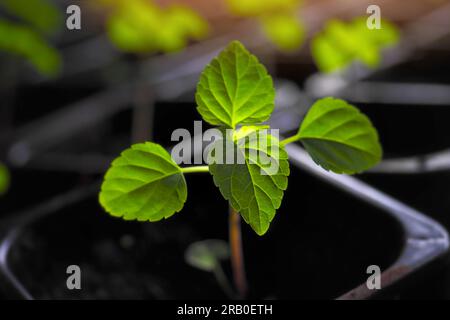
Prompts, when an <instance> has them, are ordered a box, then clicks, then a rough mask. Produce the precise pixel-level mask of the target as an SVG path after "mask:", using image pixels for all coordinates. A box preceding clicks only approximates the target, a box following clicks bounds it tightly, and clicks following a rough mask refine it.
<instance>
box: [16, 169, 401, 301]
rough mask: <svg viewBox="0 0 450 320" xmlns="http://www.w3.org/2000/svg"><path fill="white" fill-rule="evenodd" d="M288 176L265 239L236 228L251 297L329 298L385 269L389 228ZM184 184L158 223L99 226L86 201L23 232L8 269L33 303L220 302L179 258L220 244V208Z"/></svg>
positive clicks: (223, 212) (209, 195)
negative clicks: (76, 276)
mask: <svg viewBox="0 0 450 320" xmlns="http://www.w3.org/2000/svg"><path fill="white" fill-rule="evenodd" d="M292 171H293V172H292V174H291V177H290V188H289V189H288V191H287V193H286V195H285V201H284V203H283V205H282V208H281V209H280V210H279V212H278V214H277V216H276V217H275V220H274V222H273V224H272V226H271V228H270V230H269V232H268V233H267V234H266V235H265V236H263V237H259V236H257V235H256V234H255V233H254V232H253V231H252V230H251V229H250V228H249V227H248V226H247V225H244V226H243V233H244V235H243V237H244V246H245V248H244V249H245V256H246V263H247V272H248V278H249V282H250V288H251V294H250V295H251V297H254V298H327V299H329V298H335V297H337V296H338V295H340V294H342V293H344V292H346V291H348V290H350V289H352V288H353V287H355V286H356V285H358V284H360V283H362V282H364V281H365V280H366V278H367V274H366V268H367V266H368V265H371V264H377V265H379V266H380V267H381V268H383V269H384V268H386V267H387V266H389V265H390V264H392V263H393V261H394V260H395V259H396V258H397V257H398V255H399V252H400V249H401V247H402V245H403V236H402V233H401V230H400V228H399V226H398V224H397V223H396V222H395V221H393V220H392V219H391V218H390V217H389V216H387V215H386V214H384V213H382V212H380V211H378V210H375V209H373V208H371V207H369V206H367V205H365V204H363V203H360V202H359V201H357V200H353V199H351V198H349V197H348V196H347V195H345V194H343V193H341V192H336V190H335V189H333V188H330V187H329V186H326V185H324V184H323V183H321V182H318V181H316V180H315V179H313V178H312V177H310V176H308V175H306V174H303V173H302V172H299V171H298V170H296V169H294V170H292ZM188 185H189V198H188V201H187V203H186V206H185V209H184V210H183V211H182V212H180V213H178V214H176V215H175V216H173V217H172V218H170V219H168V220H166V221H162V222H157V223H137V222H125V221H122V220H119V219H115V218H112V217H109V216H108V215H107V214H106V213H104V212H103V210H102V209H101V208H100V207H99V205H98V204H97V201H96V198H95V197H92V199H88V200H86V201H82V202H80V203H79V204H77V205H75V206H71V207H68V208H66V209H64V210H61V211H60V212H56V213H55V214H52V215H50V216H48V217H47V218H45V219H43V220H42V221H39V222H37V223H34V224H32V225H30V226H29V227H27V228H25V229H24V230H23V234H22V235H21V236H20V237H19V239H18V241H16V243H15V244H14V245H13V247H12V251H11V256H10V264H11V268H12V270H13V272H14V273H15V274H16V275H17V277H18V279H19V280H20V281H21V282H22V283H23V284H24V286H25V287H26V288H27V289H28V290H29V291H30V292H31V294H32V295H33V296H34V297H36V298H40V299H45V298H54V299H75V298H81V299H94V298H96V299H107V298H115V299H117V298H122V299H153V298H155V299H161V298H186V299H193V298H207V299H208V298H224V297H225V296H224V295H223V293H222V292H221V290H220V288H219V286H218V285H217V283H216V282H215V279H214V277H213V276H212V275H211V274H209V273H205V272H202V271H198V270H196V269H194V268H192V267H190V266H188V265H187V264H186V263H185V262H184V259H183V254H184V250H185V249H186V247H187V246H188V245H189V244H190V243H192V242H193V241H196V240H201V239H207V238H221V239H226V237H227V205H226V203H225V202H224V201H223V200H222V199H221V196H220V194H219V193H218V191H217V190H216V188H215V187H214V185H213V183H212V180H211V178H210V177H209V176H207V175H205V176H190V177H188ZM71 264H76V265H79V266H80V267H81V272H82V289H81V290H72V291H71V290H68V289H67V288H66V279H67V276H68V275H67V274H66V268H67V266H69V265H71ZM224 267H225V270H226V273H227V275H228V276H230V274H229V268H228V266H227V264H225V265H224Z"/></svg>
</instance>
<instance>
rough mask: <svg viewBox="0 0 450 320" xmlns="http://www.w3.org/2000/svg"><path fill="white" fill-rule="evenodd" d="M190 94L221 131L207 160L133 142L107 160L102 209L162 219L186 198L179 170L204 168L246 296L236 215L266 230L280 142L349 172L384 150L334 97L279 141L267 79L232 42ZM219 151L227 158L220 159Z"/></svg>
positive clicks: (283, 163)
mask: <svg viewBox="0 0 450 320" xmlns="http://www.w3.org/2000/svg"><path fill="white" fill-rule="evenodd" d="M195 97H196V102H197V105H198V107H197V110H198V112H199V113H200V115H201V116H202V118H203V120H204V121H206V122H208V123H210V124H212V125H214V126H217V127H218V128H219V129H220V132H225V134H223V135H222V136H219V137H218V138H217V139H215V140H214V142H212V143H211V144H210V145H209V147H208V148H207V161H206V162H207V164H208V165H207V166H190V167H180V166H179V165H178V164H177V163H176V162H175V161H174V160H173V159H172V158H171V155H170V154H169V153H168V152H167V151H166V150H165V149H164V148H163V147H162V146H160V145H158V144H155V143H152V142H146V143H139V144H135V145H132V146H131V147H130V148H129V149H127V150H125V151H124V152H122V154H121V155H120V156H119V157H118V158H117V159H115V160H114V161H113V162H112V164H111V167H110V168H109V170H108V171H107V172H106V175H105V177H104V181H103V184H102V187H101V191H100V196H99V200H100V203H101V205H102V206H103V207H104V209H105V210H106V211H107V212H109V213H110V214H111V215H113V216H115V217H122V218H123V219H125V220H138V221H152V222H153V221H158V220H161V219H166V218H169V217H170V216H172V215H173V214H175V213H176V212H179V211H181V210H182V208H183V205H184V203H185V202H186V199H187V186H186V181H185V178H184V175H185V174H190V173H195V172H209V173H210V174H211V175H212V178H213V180H214V183H215V185H216V186H217V187H218V188H219V190H220V192H221V194H222V195H223V197H224V198H225V199H226V200H228V202H229V204H230V207H231V210H230V249H231V260H232V266H233V273H234V279H235V285H236V287H237V289H238V290H239V292H240V295H241V296H244V295H245V291H246V282H245V272H244V267H243V265H244V264H243V256H242V244H241V235H240V217H242V218H243V219H244V221H245V222H246V223H247V224H249V225H250V227H251V228H252V229H253V230H254V231H255V232H256V233H257V234H258V235H260V236H261V235H263V234H265V233H266V232H267V230H268V229H269V226H270V223H271V221H272V220H273V219H274V217H275V215H276V212H277V209H278V208H279V207H280V206H281V203H282V199H283V195H284V191H285V190H286V188H287V186H288V176H289V162H288V154H287V152H286V150H285V146H286V145H287V144H289V143H294V142H296V141H299V142H301V143H302V144H303V146H304V147H305V149H306V150H307V151H308V152H309V154H310V155H311V157H312V159H313V160H314V161H315V162H316V163H317V164H318V165H320V166H321V167H323V168H324V169H326V170H330V171H333V172H335V173H347V174H353V173H357V172H361V171H363V170H366V169H368V168H370V167H372V166H374V165H375V164H377V163H378V162H379V161H380V159H381V154H382V150H381V146H380V143H379V141H378V134H377V132H376V130H375V129H374V128H373V126H372V124H371V122H370V120H369V119H368V118H367V117H366V116H365V115H363V114H362V113H360V112H359V110H358V109H357V108H355V107H353V106H351V105H349V104H348V103H346V102H345V101H342V100H339V99H334V98H325V99H321V100H318V101H317V102H316V103H314V105H313V106H312V107H311V109H310V110H309V112H308V113H307V115H306V117H305V119H304V121H303V123H302V124H301V126H300V128H299V130H298V132H297V134H295V135H294V136H292V137H289V138H287V139H284V140H281V141H279V140H278V137H277V136H276V135H274V134H272V133H273V132H272V131H270V130H268V129H270V128H269V127H268V126H267V125H265V126H263V125H261V123H263V122H264V121H266V120H268V119H269V118H270V115H271V114H272V111H273V109H274V100H275V89H274V86H273V82H272V78H271V77H270V75H269V74H268V73H267V71H266V69H265V67H264V66H263V65H262V64H260V63H259V61H258V59H257V58H256V57H255V56H254V55H252V54H250V53H249V52H248V51H247V50H246V48H244V46H243V45H242V44H241V43H239V42H237V41H234V42H232V43H230V44H229V45H228V46H227V47H226V48H225V49H224V50H223V51H222V52H221V53H220V54H219V55H218V56H217V57H216V58H214V59H213V60H212V61H211V63H210V64H208V65H207V66H206V68H205V69H204V71H203V73H202V74H201V77H200V81H199V83H198V86H197V93H196V96H195ZM223 150H225V151H226V152H223ZM221 151H222V153H221ZM255 151H256V152H255ZM225 154H226V155H227V156H228V155H229V154H231V159H232V160H233V161H223V160H224V156H225ZM236 159H241V160H242V161H236ZM273 164H275V166H273ZM274 169H275V170H274ZM238 213H239V214H238Z"/></svg>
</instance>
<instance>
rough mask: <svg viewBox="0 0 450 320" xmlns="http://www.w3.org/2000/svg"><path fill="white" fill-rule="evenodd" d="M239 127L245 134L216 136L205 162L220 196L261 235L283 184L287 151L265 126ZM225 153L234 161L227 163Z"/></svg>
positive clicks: (273, 214) (276, 206) (282, 188)
mask: <svg viewBox="0 0 450 320" xmlns="http://www.w3.org/2000/svg"><path fill="white" fill-rule="evenodd" d="M241 130H244V132H245V134H239V132H238V133H237V134H235V135H234V138H233V137H227V138H226V139H222V140H217V141H216V142H215V143H214V144H213V145H212V146H211V150H210V152H209V156H208V164H209V168H210V173H211V174H212V176H213V178H214V183H215V185H216V186H217V187H218V188H219V190H220V192H221V193H222V195H223V197H224V198H225V199H227V200H228V201H229V203H230V205H231V206H232V207H233V208H234V209H235V210H236V211H237V212H239V213H240V214H241V215H242V217H243V218H244V220H245V222H246V223H248V224H250V226H251V227H252V229H253V230H254V231H255V232H256V233H257V234H258V235H263V234H264V233H266V232H267V230H268V228H269V225H270V222H271V221H272V220H273V218H274V217H275V213H276V210H277V209H278V208H279V207H280V205H281V200H282V199H283V194H284V190H286V188H287V183H288V179H287V177H288V175H289V162H288V160H287V159H288V155H287V153H286V151H285V150H284V148H283V147H282V146H280V144H279V141H278V139H277V138H275V137H274V136H272V135H270V134H269V133H268V131H267V130H258V129H257V128H256V127H250V128H246V127H243V128H242V129H241ZM220 150H222V151H220ZM221 152H222V153H221ZM229 155H233V156H232V159H233V158H234V161H229V162H228V163H227V161H226V159H227V158H228V157H229ZM238 159H241V160H242V161H239V160H238Z"/></svg>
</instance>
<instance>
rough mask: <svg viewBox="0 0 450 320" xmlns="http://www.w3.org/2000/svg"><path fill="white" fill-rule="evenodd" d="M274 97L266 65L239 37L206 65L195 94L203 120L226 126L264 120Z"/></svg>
mask: <svg viewBox="0 0 450 320" xmlns="http://www.w3.org/2000/svg"><path fill="white" fill-rule="evenodd" d="M274 98H275V89H274V87H273V83H272V78H271V77H270V75H269V74H268V73H267V70H266V68H265V67H264V66H263V65H262V64H261V63H259V61H258V59H257V58H256V57H255V56H254V55H252V54H250V53H249V52H248V51H247V49H245V48H244V46H243V45H242V44H241V43H240V42H238V41H233V42H232V43H231V44H229V45H228V46H227V47H226V48H225V49H224V50H223V51H222V52H221V53H220V54H219V56H218V57H216V58H214V59H213V60H212V61H211V63H210V64H209V65H208V66H206V68H205V70H204V71H203V73H202V75H201V76H200V82H199V83H198V85H197V93H196V95H195V99H196V102H197V105H198V107H197V110H198V111H199V113H200V114H201V115H202V117H203V119H204V120H205V121H207V122H209V123H210V124H213V125H219V126H226V127H229V128H234V127H235V126H236V125H237V124H246V123H250V124H253V123H258V122H263V121H265V120H267V119H268V118H269V117H270V115H271V113H272V111H273V108H274Z"/></svg>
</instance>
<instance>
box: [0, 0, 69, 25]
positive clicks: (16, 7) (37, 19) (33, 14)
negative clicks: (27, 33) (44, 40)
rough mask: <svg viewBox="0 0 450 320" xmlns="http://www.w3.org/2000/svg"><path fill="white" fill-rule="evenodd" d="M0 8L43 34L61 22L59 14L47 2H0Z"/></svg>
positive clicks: (42, 0) (23, 0)
mask: <svg viewBox="0 0 450 320" xmlns="http://www.w3.org/2000/svg"><path fill="white" fill-rule="evenodd" d="M0 6H2V7H3V8H5V9H6V10H7V11H8V12H9V13H11V14H13V15H15V16H17V17H18V18H20V19H22V20H23V21H24V22H27V23H29V24H30V25H31V26H33V27H35V28H36V29H38V30H39V31H42V32H44V33H52V32H53V31H55V29H57V28H59V27H60V26H61V24H62V22H63V19H62V15H61V12H60V11H59V10H58V9H57V8H56V7H55V6H53V5H52V4H51V3H50V2H49V1H47V0H0Z"/></svg>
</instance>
